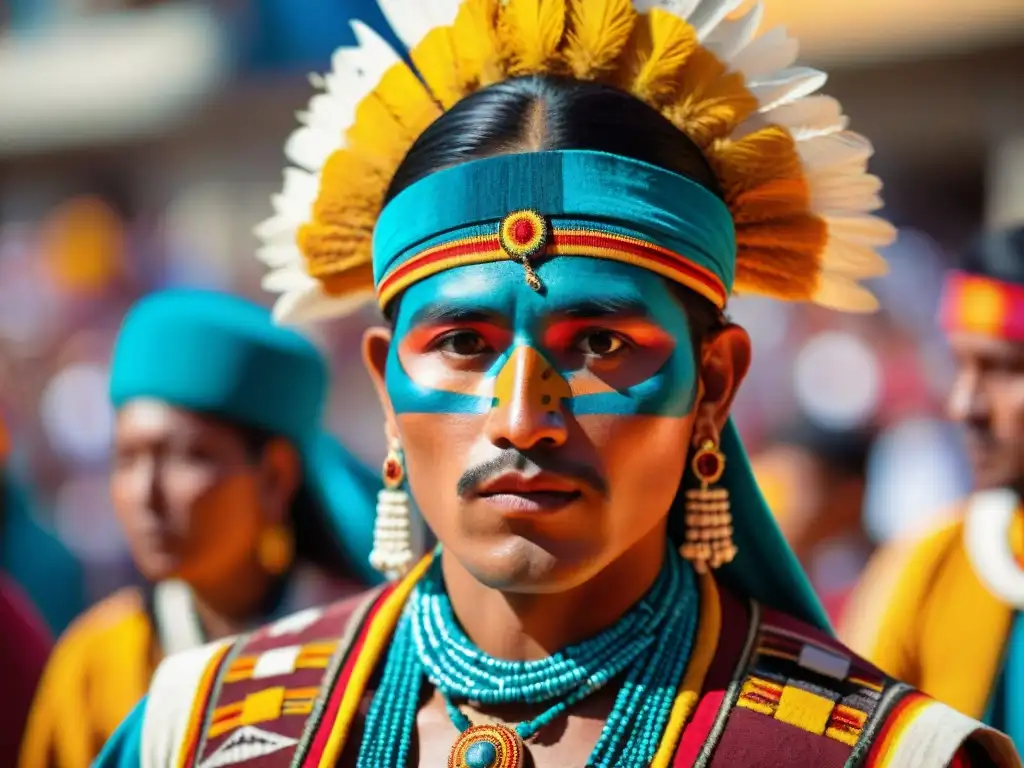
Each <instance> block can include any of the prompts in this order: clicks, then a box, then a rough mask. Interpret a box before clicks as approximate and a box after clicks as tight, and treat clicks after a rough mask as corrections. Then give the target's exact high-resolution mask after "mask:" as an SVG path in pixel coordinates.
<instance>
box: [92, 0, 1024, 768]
mask: <svg viewBox="0 0 1024 768" xmlns="http://www.w3.org/2000/svg"><path fill="white" fill-rule="evenodd" d="M738 4H739V3H738V2H737V1H736V0H662V1H661V2H651V1H650V0H636V2H634V3H632V4H631V3H629V2H623V1H622V0H462V2H458V0H431V2H423V0H382V2H381V6H382V8H383V9H384V11H385V13H386V14H387V16H388V18H389V21H390V22H391V24H392V26H393V27H394V29H395V30H396V32H397V34H398V36H399V37H400V38H402V39H403V41H404V42H405V43H406V44H407V45H408V47H409V49H410V51H409V57H408V59H406V58H402V57H400V56H398V55H397V54H395V53H394V52H392V51H390V50H389V48H388V46H387V45H386V44H385V43H384V42H383V41H382V40H380V39H379V38H378V37H376V36H375V35H374V34H373V33H372V32H370V31H369V30H368V29H367V28H365V27H362V26H357V28H356V32H357V37H358V38H359V42H360V45H359V47H357V48H348V49H343V50H341V51H339V52H338V53H337V55H336V56H335V57H334V71H332V72H331V73H330V74H329V75H328V76H327V77H325V78H324V79H323V81H322V82H323V85H324V90H325V92H324V93H321V94H318V95H317V96H316V97H315V98H314V99H313V100H312V102H311V105H310V110H309V111H308V112H307V113H305V114H304V115H303V126H302V128H301V129H300V130H299V131H298V132H296V133H295V134H294V135H293V136H292V138H291V140H290V141H289V143H288V147H287V151H288V154H289V157H290V158H291V159H292V160H293V162H295V163H296V165H297V166H298V167H296V168H291V169H289V170H288V171H287V173H286V177H285V189H284V192H283V193H282V194H281V195H280V196H278V197H276V198H275V199H274V207H275V216H274V217H273V218H272V219H270V220H269V221H267V222H264V223H263V224H262V225H261V226H260V227H259V230H258V232H259V235H260V236H261V238H262V239H263V241H264V248H263V249H262V251H261V252H260V254H259V255H260V257H261V258H262V259H263V260H264V261H265V262H266V263H267V264H268V265H269V266H270V267H271V268H272V269H273V270H274V271H273V272H271V273H270V274H268V276H267V278H266V282H265V285H266V287H267V288H269V289H272V290H274V291H277V292H279V293H281V294H282V296H281V298H280V299H279V302H278V304H277V306H276V315H277V317H278V319H279V320H280V321H282V322H284V321H293V322H297V321H309V320H312V319H314V318H317V317H327V316H331V315H339V314H342V313H344V312H346V311H348V310H350V309H351V308H352V307H353V306H354V305H355V304H357V303H358V302H359V301H360V300H361V299H363V298H364V297H367V296H369V297H373V298H374V299H375V300H376V303H377V305H378V307H379V309H380V310H381V311H382V313H383V317H384V320H383V321H382V322H381V323H379V324H378V325H377V326H375V327H373V328H370V329H368V330H367V331H366V334H365V336H364V348H363V351H364V362H365V364H366V367H367V370H368V372H369V373H370V375H371V377H372V378H373V380H374V383H375V385H376V387H377V390H378V393H379V396H380V401H381V404H382V407H383V422H384V429H385V434H386V435H387V437H388V438H389V440H390V442H391V453H390V455H389V457H388V459H387V460H386V462H385V467H384V472H383V478H382V479H383V484H384V486H385V490H384V491H382V493H381V495H380V497H379V508H378V515H377V524H376V535H375V546H374V551H373V553H372V554H371V561H372V562H373V563H374V564H375V565H376V566H378V567H380V568H381V569H383V570H384V571H386V572H387V573H389V575H391V576H393V577H395V579H396V580H395V581H394V582H392V583H391V584H390V585H389V586H388V587H387V588H385V589H383V590H377V591H374V592H372V593H370V594H369V595H367V596H364V597H361V598H353V599H351V600H348V601H342V602H339V603H335V604H334V605H333V606H330V607H328V608H327V609H325V610H324V611H323V612H317V613H315V614H299V615H297V616H293V617H290V618H287V619H284V620H282V621H278V622H274V623H271V624H269V625H267V626H266V627H264V628H262V629H261V630H259V631H257V632H256V633H255V634H253V635H250V636H247V637H244V638H239V639H235V640H230V641H223V642H220V643H214V644H210V645H207V646H205V647H203V648H200V649H195V650H193V651H190V652H186V653H183V654H179V655H177V656H175V657H172V658H170V659H167V660H166V661H165V662H164V663H163V665H162V666H161V668H160V669H159V670H158V671H157V673H156V675H155V677H154V681H153V685H152V686H151V688H150V692H149V695H148V696H147V699H146V701H145V703H144V704H141V705H140V706H139V707H137V708H136V709H135V711H134V712H133V714H132V715H131V716H130V717H129V718H128V720H127V721H126V722H125V723H124V724H123V726H122V727H121V729H120V730H119V731H118V733H117V734H116V735H115V736H114V737H113V739H112V740H111V742H110V743H109V744H108V745H107V747H106V749H105V751H104V753H103V754H102V756H101V757H100V759H99V760H98V762H97V767H98V768H139V767H140V766H144V767H145V768H184V767H187V768H220V767H222V766H232V767H233V768H237V767H238V766H245V768H286V767H289V766H305V767H306V768H350V767H351V766H355V768H410V767H411V766H423V767H427V766H429V768H437V767H438V766H444V765H447V766H449V768H523V766H532V767H533V768H565V767H566V766H589V767H590V768H612V766H615V767H616V768H669V767H670V766H672V767H679V766H713V768H724V767H725V766H729V767H730V768H731V767H733V766H753V767H754V768H783V767H788V766H793V767H794V768H797V767H799V768H807V767H808V766H813V767H814V768H840V766H881V765H885V766H889V767H890V768H897V767H899V768H909V766H915V767H916V768H944V767H945V766H948V765H954V766H958V767H959V768H962V767H963V766H982V765H986V766H999V767H1000V768H1003V767H1004V766H1005V767H1006V768H1009V767H1011V766H1019V765H1020V762H1019V760H1018V758H1017V756H1016V753H1015V752H1014V750H1013V747H1012V745H1010V744H1009V743H1008V741H1007V740H1006V738H1005V736H1002V735H1001V734H998V733H997V732H995V731H993V730H991V729H987V728H985V727H984V726H983V725H981V724H980V723H977V722H975V721H973V720H970V719H969V718H967V717H964V716H962V715H960V714H958V713H956V712H954V711H953V710H952V709H950V708H948V707H946V706H944V705H941V704H939V703H937V702H934V701H932V700H931V699H929V698H928V697H927V696H924V695H923V694H920V693H918V692H916V691H914V690H913V689H911V688H909V687H907V686H904V685H903V684H901V683H899V682H897V681H895V680H892V679H890V678H887V677H886V676H885V675H883V674H882V673H881V672H879V671H878V670H877V669H876V668H875V667H873V666H872V665H870V664H869V663H867V662H865V661H864V660H862V659H860V658H858V657H857V656H856V655H855V654H853V653H851V652H850V651H849V650H848V649H846V648H845V647H844V646H843V645H842V644H841V643H839V642H838V641H837V640H836V639H835V638H834V637H833V636H832V633H831V630H830V628H829V626H828V621H827V619H826V618H825V616H824V612H823V610H822V608H821V606H820V604H819V603H818V601H817V599H816V598H815V596H814V593H813V592H812V590H811V588H810V587H809V585H808V583H807V579H806V577H805V575H804V574H803V572H802V571H801V569H800V566H799V564H798V563H797V561H796V559H795V558H794V556H793V554H792V552H791V551H790V550H789V548H788V546H787V545H786V542H785V540H784V539H783V538H782V536H781V534H780V533H779V530H778V528H777V527H776V525H775V523H774V522H773V520H772V516H771V513H770V512H769V510H768V509H767V507H766V505H765V503H764V500H763V499H762V498H761V496H760V493H759V492H758V488H757V485H756V483H755V481H754V477H753V474H752V471H751V468H750V464H749V462H748V461H747V457H746V454H745V452H744V448H743V444H742V442H741V441H740V438H739V435H738V433H737V431H736V429H735V428H734V426H733V425H732V422H731V421H730V418H729V413H730V408H731V405H732V402H733V397H734V395H735V394H736V391H737V389H738V387H739V386H740V383H741V381H742V380H743V377H744V375H745V373H746V371H747V368H748V364H749V361H750V354H751V348H750V347H751V345H750V339H749V336H748V335H747V333H746V332H745V331H744V330H743V329H742V328H740V327H738V326H737V325H735V324H732V323H730V322H729V320H728V319H727V318H726V316H725V308H726V304H727V300H728V297H729V295H730V294H731V293H732V292H733V291H734V290H737V291H741V292H747V293H761V294H767V295H772V296H775V297H778V298H786V299H792V300H812V301H816V302H818V303H819V304H822V305H825V306H828V307H832V308H838V309H847V310H862V311H866V310H869V309H872V308H873V307H874V306H875V302H874V299H873V297H872V296H871V294H870V293H869V292H868V291H867V290H866V289H864V288H862V287H860V286H859V285H858V278H861V277H865V276H866V275H871V274H878V272H880V271H882V270H884V261H882V259H881V257H880V256H879V255H878V254H877V253H876V252H875V251H874V249H873V247H872V246H874V245H878V244H882V243H884V242H885V241H886V240H887V239H888V238H890V237H891V236H892V234H893V232H892V228H891V227H890V226H889V225H888V224H886V223H885V222H882V221H880V220H878V219H875V218H873V217H871V216H870V215H869V211H871V210H873V209H874V208H875V207H877V206H878V205H879V201H878V199H877V192H878V189H879V184H878V182H877V179H874V178H873V177H870V176H869V175H868V174H867V173H866V170H865V164H866V158H867V154H869V153H870V152H869V145H868V144H867V142H866V141H865V140H864V139H862V138H861V137H859V136H857V135H855V134H849V133H846V132H845V130H844V128H845V122H846V121H845V119H844V118H843V116H842V112H841V110H840V109H839V108H838V105H837V104H836V103H835V102H834V101H833V100H830V99H823V98H821V99H819V100H817V101H811V100H807V101H802V97H803V96H805V95H807V94H808V93H809V92H811V91H813V90H815V88H816V87H817V86H818V85H820V83H821V82H822V81H823V77H822V76H821V75H820V73H816V72H814V71H813V70H804V69H802V68H797V69H790V68H789V65H790V64H791V63H792V54H793V52H794V50H795V46H793V45H792V41H790V40H789V39H788V38H787V37H786V35H784V34H775V35H768V36H765V37H763V38H761V39H759V40H756V41H755V40H753V36H754V32H755V30H756V29H757V26H758V22H759V16H758V9H757V8H755V9H754V10H753V11H751V12H750V13H747V14H744V13H739V14H733V13H732V11H736V10H737V6H738ZM744 53H746V55H745V56H744ZM730 56H732V57H735V59H732V60H730V59H729V58H728V57H730ZM721 57H726V60H725V61H723V60H722V58H721ZM410 62H411V63H410ZM778 67H782V68H783V69H782V71H779V72H776V71H775V70H776V68H778ZM747 73H749V74H750V78H751V79H750V80H749V81H748V80H747V79H746V76H747ZM762 99H763V101H762ZM782 106H785V107H788V108H789V109H782V110H781V112H774V109H775V108H776V107H779V108H781V107H782ZM786 125H788V126H790V128H786V127H785V126H786ZM410 496H411V497H412V499H414V500H415V502H416V506H417V508H418V509H419V511H420V512H421V513H422V515H423V517H424V519H425V520H426V521H427V523H428V524H429V526H430V528H431V530H432V531H433V533H434V534H435V535H436V536H437V539H438V541H439V546H438V547H437V548H436V550H435V551H434V552H433V553H432V554H431V555H430V556H428V557H425V558H423V559H420V560H419V561H418V562H417V560H416V558H415V557H414V556H413V551H412V548H411V547H410V545H409V528H410V516H409V511H408V505H409V502H410V498H409V497H410ZM317 639H319V640H325V639H327V640H328V644H329V645H330V647H331V649H332V650H331V655H332V659H333V660H332V661H331V662H330V663H329V664H328V665H327V667H326V668H325V669H323V670H309V669H306V668H303V667H302V666H300V665H298V664H296V663H294V661H293V657H294V649H295V648H300V647H304V645H305V644H306V643H309V642H312V641H314V640H317ZM239 659H253V660H254V661H253V662H252V664H253V668H252V669H253V671H252V672H251V673H250V672H248V671H247V670H245V669H242V668H240V664H239ZM257 671H259V672H260V674H257Z"/></svg>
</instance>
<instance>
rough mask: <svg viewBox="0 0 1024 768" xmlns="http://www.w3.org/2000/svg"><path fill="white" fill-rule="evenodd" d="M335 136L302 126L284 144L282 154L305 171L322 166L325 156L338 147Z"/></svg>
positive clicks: (317, 169) (313, 170)
mask: <svg viewBox="0 0 1024 768" xmlns="http://www.w3.org/2000/svg"><path fill="white" fill-rule="evenodd" d="M339 144H340V140H339V138H338V137H337V136H332V135H331V134H329V133H324V132H323V131H320V130H317V129H316V128H311V127H310V126H308V125H307V126H304V127H302V128H299V130H297V131H295V132H294V133H293V134H292V135H291V136H289V137H288V140H287V141H286V142H285V144H284V154H285V157H287V158H288V159H289V160H290V161H291V162H293V163H295V165H297V166H299V168H303V169H305V170H307V171H311V172H315V171H319V170H320V169H321V168H323V167H324V163H326V162H327V158H328V157H330V156H331V154H332V153H333V152H334V151H335V150H336V149H337V148H338V146H339Z"/></svg>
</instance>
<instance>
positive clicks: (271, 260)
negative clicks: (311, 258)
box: [256, 242, 303, 269]
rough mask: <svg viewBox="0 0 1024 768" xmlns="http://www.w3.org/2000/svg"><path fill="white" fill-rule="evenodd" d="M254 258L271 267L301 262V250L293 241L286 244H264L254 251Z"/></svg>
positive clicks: (275, 267) (276, 267)
mask: <svg viewBox="0 0 1024 768" xmlns="http://www.w3.org/2000/svg"><path fill="white" fill-rule="evenodd" d="M256 258H257V259H259V260H260V261H262V262H263V263H264V264H266V265H267V266H268V267H270V268H271V269H278V268H280V267H287V266H289V265H291V264H302V263H303V262H302V251H300V250H299V246H298V245H296V244H295V243H294V242H293V243H290V244H286V245H264V246H263V247H262V248H259V249H258V250H257V251H256Z"/></svg>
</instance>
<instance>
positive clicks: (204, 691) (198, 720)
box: [177, 643, 231, 768]
mask: <svg viewBox="0 0 1024 768" xmlns="http://www.w3.org/2000/svg"><path fill="white" fill-rule="evenodd" d="M230 649H231V644H230V643H225V644H224V645H222V646H221V647H220V648H218V649H217V650H216V652H215V653H214V654H213V656H212V657H211V658H210V660H209V661H208V662H207V663H206V669H204V670H203V676H202V677H201V678H200V679H199V685H198V686H196V695H195V697H194V699H193V702H192V712H191V714H190V715H189V718H188V725H187V726H186V727H185V737H184V738H183V739H182V742H181V744H182V748H181V751H180V752H179V754H178V767H177V768H188V766H191V765H192V764H193V763H194V762H195V759H196V749H197V748H198V747H199V740H200V736H201V735H202V725H203V715H204V714H205V712H206V707H207V705H208V704H209V701H210V695H211V693H212V692H213V685H214V682H215V681H216V680H217V673H218V672H219V671H220V667H221V664H222V663H223V662H224V658H225V657H226V656H227V654H228V651H229V650H230Z"/></svg>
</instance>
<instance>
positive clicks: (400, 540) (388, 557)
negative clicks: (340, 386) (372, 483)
mask: <svg viewBox="0 0 1024 768" xmlns="http://www.w3.org/2000/svg"><path fill="white" fill-rule="evenodd" d="M381 474H382V475H383V480H384V488H383V489H382V490H381V491H380V492H379V493H378V494H377V520H376V523H375V525H374V529H373V551H372V552H371V553H370V565H372V566H373V567H374V568H376V569H377V570H378V571H380V572H381V573H383V574H384V575H385V576H387V577H388V578H389V579H397V578H398V577H400V576H403V575H405V573H407V572H408V571H409V569H410V568H411V567H412V564H413V561H414V560H415V559H416V554H415V553H414V552H413V550H412V519H411V517H410V514H409V494H408V493H406V492H405V491H403V490H402V483H404V482H405V458H404V456H403V454H402V445H401V443H399V442H398V440H392V441H391V445H390V447H389V448H388V455H387V458H386V459H384V468H383V471H382V472H381Z"/></svg>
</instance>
